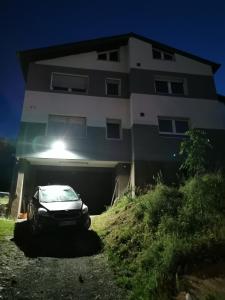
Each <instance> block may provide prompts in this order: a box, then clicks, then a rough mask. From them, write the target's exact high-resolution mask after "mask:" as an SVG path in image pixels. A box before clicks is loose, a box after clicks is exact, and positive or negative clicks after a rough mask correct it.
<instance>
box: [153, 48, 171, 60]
mask: <svg viewBox="0 0 225 300" xmlns="http://www.w3.org/2000/svg"><path fill="white" fill-rule="evenodd" d="M152 57H153V58H154V59H161V60H170V61H173V60H175V56H174V53H172V52H167V51H164V50H161V49H156V48H152Z"/></svg>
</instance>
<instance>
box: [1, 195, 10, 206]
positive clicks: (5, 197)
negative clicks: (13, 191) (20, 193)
mask: <svg viewBox="0 0 225 300" xmlns="http://www.w3.org/2000/svg"><path fill="white" fill-rule="evenodd" d="M8 203H9V196H4V197H0V205H1V204H2V205H6V204H8Z"/></svg>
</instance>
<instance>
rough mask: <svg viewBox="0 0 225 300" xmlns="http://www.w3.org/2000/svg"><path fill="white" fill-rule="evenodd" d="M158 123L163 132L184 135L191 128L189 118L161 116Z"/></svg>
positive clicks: (160, 130)
mask: <svg viewBox="0 0 225 300" xmlns="http://www.w3.org/2000/svg"><path fill="white" fill-rule="evenodd" d="M158 123H159V132H160V133H162V134H174V135H184V134H185V132H186V131H187V130H188V129H189V121H188V119H182V118H167V117H159V118H158Z"/></svg>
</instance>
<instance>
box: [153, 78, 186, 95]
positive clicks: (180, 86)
mask: <svg viewBox="0 0 225 300" xmlns="http://www.w3.org/2000/svg"><path fill="white" fill-rule="evenodd" d="M184 83H185V82H184V80H182V79H177V80H164V79H156V80H155V91H156V93H157V94H172V95H184V94H185V84H184Z"/></svg>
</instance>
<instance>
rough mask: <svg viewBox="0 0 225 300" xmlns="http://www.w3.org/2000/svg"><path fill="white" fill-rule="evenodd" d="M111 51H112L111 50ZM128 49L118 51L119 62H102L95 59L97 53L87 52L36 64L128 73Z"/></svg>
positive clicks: (122, 48)
mask: <svg viewBox="0 0 225 300" xmlns="http://www.w3.org/2000/svg"><path fill="white" fill-rule="evenodd" d="M112 50H113V49H112ZM127 54H128V47H127V46H123V47H120V49H119V55H120V61H119V62H113V61H103V60H98V59H97V52H96V51H92V52H87V53H81V54H76V55H68V56H64V57H59V58H54V59H48V60H41V61H38V62H37V63H38V64H43V65H48V66H61V67H69V68H83V69H94V70H105V71H113V72H128V55H127Z"/></svg>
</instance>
